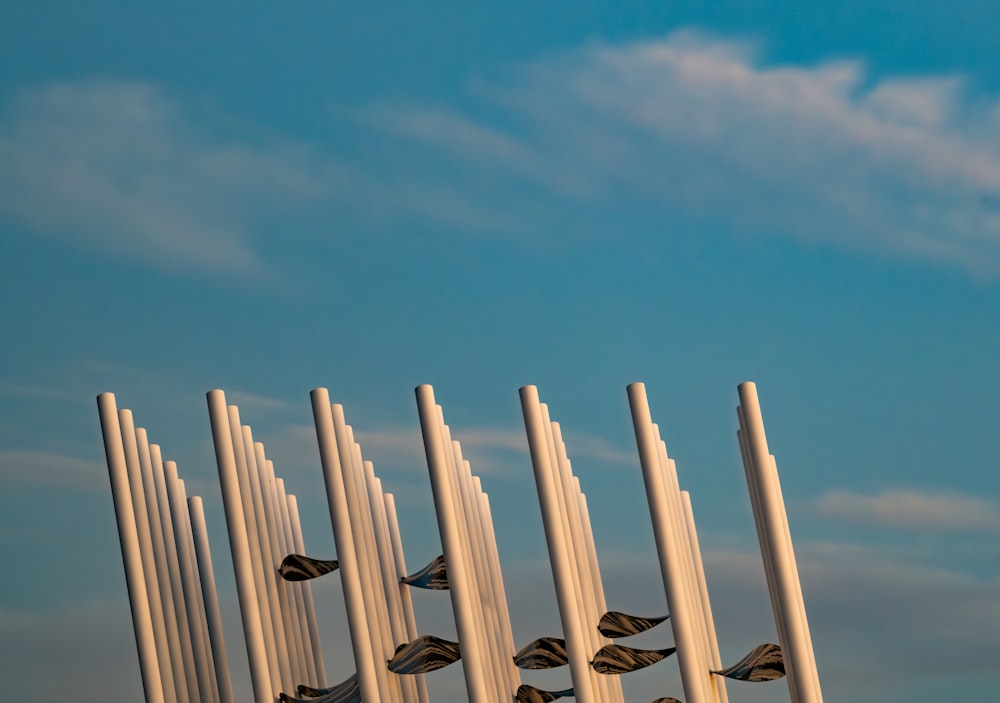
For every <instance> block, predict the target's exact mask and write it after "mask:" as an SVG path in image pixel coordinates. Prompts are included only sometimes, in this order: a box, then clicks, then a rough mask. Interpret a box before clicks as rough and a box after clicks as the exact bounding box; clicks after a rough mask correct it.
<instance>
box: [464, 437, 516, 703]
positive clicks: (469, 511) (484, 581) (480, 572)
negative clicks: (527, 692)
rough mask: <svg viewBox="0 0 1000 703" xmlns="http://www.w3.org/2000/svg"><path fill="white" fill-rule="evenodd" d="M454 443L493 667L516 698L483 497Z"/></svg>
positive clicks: (503, 689)
mask: <svg viewBox="0 0 1000 703" xmlns="http://www.w3.org/2000/svg"><path fill="white" fill-rule="evenodd" d="M452 447H453V450H454V453H455V470H456V478H457V479H458V488H459V492H460V495H461V498H462V500H461V504H462V510H463V513H464V515H465V516H466V528H467V530H468V535H469V547H470V549H471V552H472V554H473V560H472V565H473V568H474V575H475V579H476V587H477V590H478V591H479V611H480V617H481V621H480V622H481V623H482V631H483V634H484V635H485V637H486V642H487V644H488V648H489V652H490V668H491V669H492V672H493V679H494V682H495V684H494V685H495V686H496V688H497V690H498V691H499V692H500V693H501V695H502V696H503V697H504V698H505V699H508V700H509V699H512V698H513V696H514V693H515V690H516V689H515V688H512V687H511V683H512V679H511V676H510V673H511V672H510V670H511V669H512V668H513V660H512V659H508V660H506V661H505V660H504V655H503V650H502V647H501V642H502V637H501V634H500V621H499V619H498V617H497V608H496V605H495V604H496V593H495V591H494V588H493V582H492V579H491V578H490V574H489V572H488V571H487V568H488V566H487V564H488V562H487V558H486V545H485V541H484V539H483V520H482V515H481V514H480V509H479V501H478V499H477V498H476V497H475V486H474V485H473V481H472V469H471V465H470V463H469V462H468V461H467V460H465V459H464V458H463V457H462V448H461V445H460V444H459V443H458V441H456V440H453V442H452Z"/></svg>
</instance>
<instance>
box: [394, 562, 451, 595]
mask: <svg viewBox="0 0 1000 703" xmlns="http://www.w3.org/2000/svg"><path fill="white" fill-rule="evenodd" d="M399 582H400V583H405V584H407V585H409V586H414V587H416V588H426V589H428V590H431V591H447V590H448V570H447V569H446V568H445V565H444V555H441V556H439V557H435V559H434V560H433V561H431V563H430V564H428V565H427V566H425V567H424V568H422V569H421V570H420V571H418V572H416V573H415V574H410V575H409V576H404V577H403V578H401V579H399Z"/></svg>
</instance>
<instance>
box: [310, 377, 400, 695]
mask: <svg viewBox="0 0 1000 703" xmlns="http://www.w3.org/2000/svg"><path fill="white" fill-rule="evenodd" d="M310 398H311V400H312V409H313V420H314V422H315V425H316V439H317V441H318V443H319V455H320V462H321V463H322V465H323V479H324V482H325V484H326V496H327V502H328V503H329V507H330V521H331V522H332V523H333V537H334V541H335V542H336V544H337V558H338V560H339V561H340V574H341V581H342V583H343V588H344V602H345V604H346V606H347V624H348V628H349V629H350V633H351V647H352V648H353V650H354V662H355V665H356V667H357V672H358V683H359V686H360V688H361V700H363V701H364V702H365V703H380V702H381V700H382V697H381V691H380V686H379V679H378V674H377V672H376V669H375V667H376V662H375V660H374V656H373V652H374V649H373V647H372V641H371V634H370V631H369V629H368V623H367V615H366V613H365V601H364V594H363V592H362V586H361V576H360V573H359V572H360V567H359V565H358V562H357V554H356V553H355V551H354V535H353V534H352V531H351V519H350V516H349V515H348V509H347V493H346V490H345V488H344V478H343V473H342V471H343V470H342V467H341V462H340V456H339V454H338V451H337V439H336V434H335V430H334V426H333V413H332V409H331V407H330V393H329V391H327V389H325V388H317V389H315V390H313V391H312V392H311V393H310Z"/></svg>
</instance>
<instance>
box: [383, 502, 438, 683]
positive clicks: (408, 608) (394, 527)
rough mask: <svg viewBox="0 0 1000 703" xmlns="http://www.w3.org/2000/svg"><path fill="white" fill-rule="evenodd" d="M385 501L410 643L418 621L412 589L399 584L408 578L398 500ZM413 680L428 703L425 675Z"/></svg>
mask: <svg viewBox="0 0 1000 703" xmlns="http://www.w3.org/2000/svg"><path fill="white" fill-rule="evenodd" d="M383 500H384V501H385V514H386V520H387V522H388V528H389V540H390V542H391V543H392V553H393V555H394V556H395V563H396V579H395V583H396V588H398V589H399V600H400V603H401V605H402V607H403V621H404V623H405V624H406V640H407V641H408V642H412V641H413V640H415V639H417V636H418V633H417V620H416V617H414V614H413V599H412V598H411V596H410V588H409V586H407V585H406V584H404V583H400V582H399V579H401V578H402V577H404V576H406V560H405V559H404V556H403V540H402V539H401V538H400V535H399V518H398V516H397V515H396V499H395V498H393V495H392V494H391V493H384V494H383ZM413 678H414V680H415V682H416V684H417V701H418V703H428V698H427V681H426V679H424V675H423V674H417V675H415V676H414V677H413Z"/></svg>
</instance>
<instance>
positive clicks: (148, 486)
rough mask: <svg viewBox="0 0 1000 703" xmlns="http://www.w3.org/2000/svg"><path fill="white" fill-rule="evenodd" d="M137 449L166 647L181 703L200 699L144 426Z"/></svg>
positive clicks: (137, 430) (137, 433)
mask: <svg viewBox="0 0 1000 703" xmlns="http://www.w3.org/2000/svg"><path fill="white" fill-rule="evenodd" d="M135 441H136V449H137V452H138V458H139V475H140V476H141V477H142V495H143V498H144V499H145V501H146V515H147V517H148V518H149V536H150V540H151V541H152V546H153V563H154V564H155V565H156V580H157V585H158V587H159V589H160V599H161V607H162V608H163V621H164V625H165V627H166V635H167V644H168V646H169V647H170V666H171V668H172V669H173V671H174V682H175V685H176V687H177V697H178V700H180V701H181V702H182V703H183V702H184V701H188V700H197V696H198V679H197V674H196V672H195V663H194V656H193V654H192V652H191V648H190V647H185V646H182V640H181V634H182V632H183V634H184V635H185V641H190V639H189V637H190V632H189V631H188V627H187V625H188V623H187V615H186V613H185V612H184V611H178V610H176V609H175V603H176V601H175V599H174V594H173V589H172V588H171V585H172V584H171V579H170V570H169V568H168V560H167V551H166V544H165V541H164V537H163V523H162V521H161V519H160V506H159V503H158V502H157V499H156V484H155V482H154V480H153V467H152V462H151V460H150V456H149V438H148V436H147V434H146V430H145V429H143V428H142V427H136V428H135Z"/></svg>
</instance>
